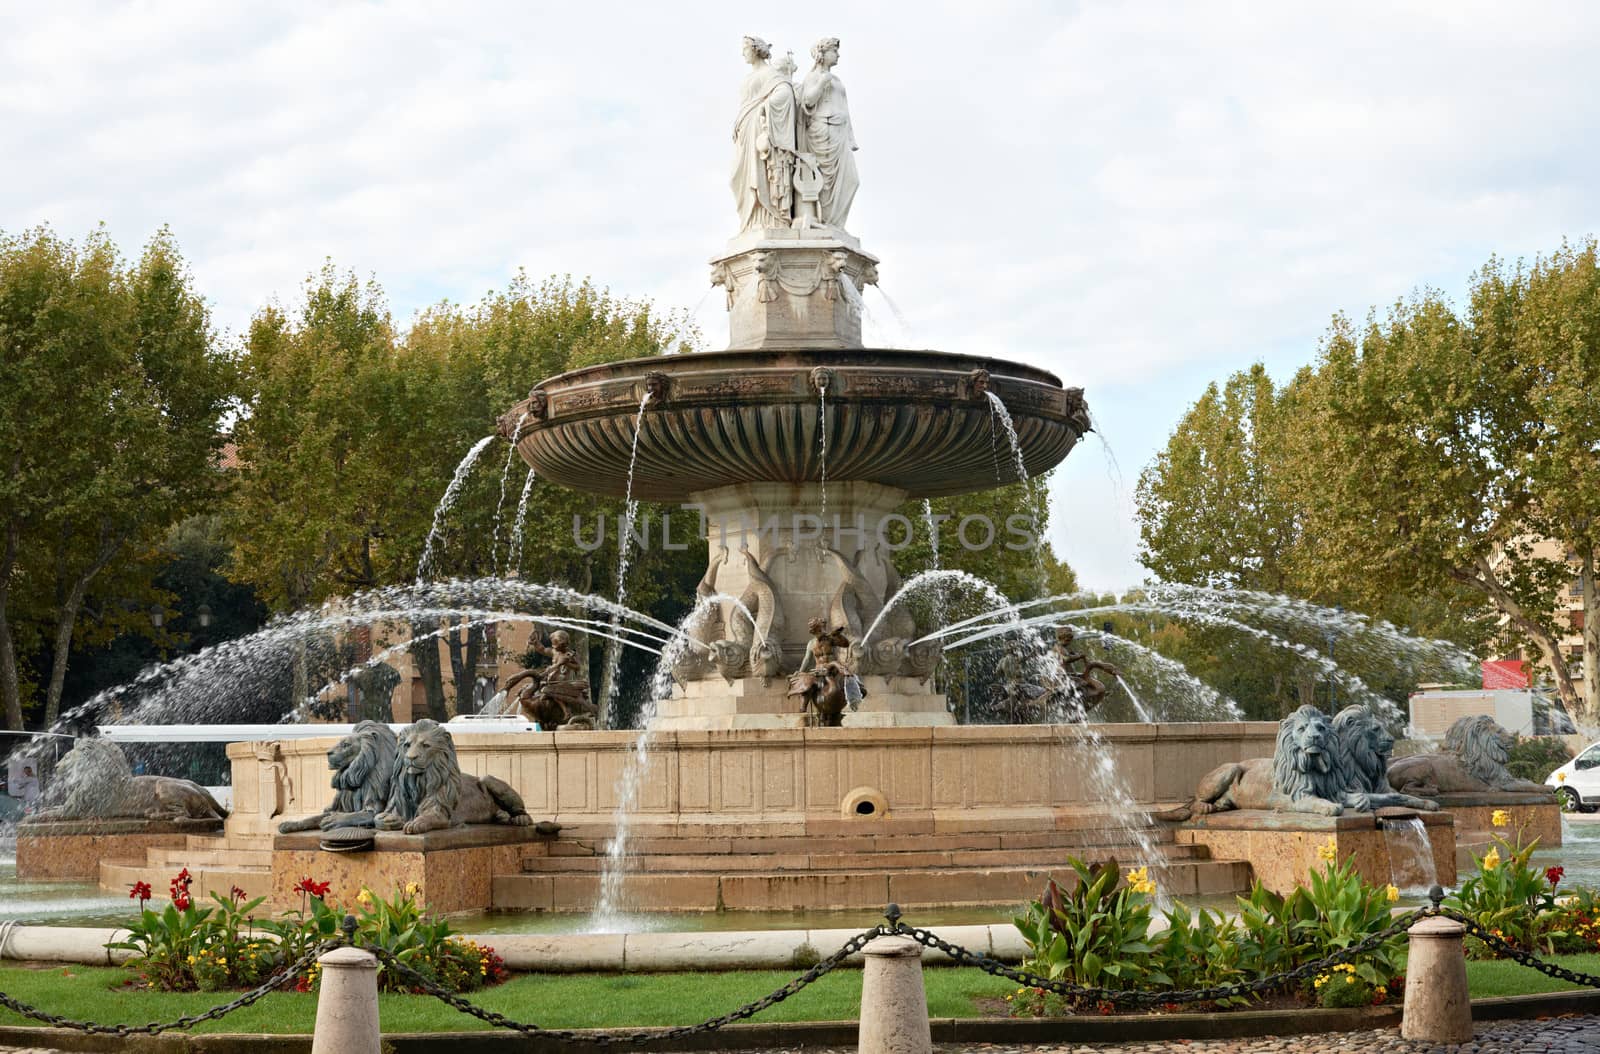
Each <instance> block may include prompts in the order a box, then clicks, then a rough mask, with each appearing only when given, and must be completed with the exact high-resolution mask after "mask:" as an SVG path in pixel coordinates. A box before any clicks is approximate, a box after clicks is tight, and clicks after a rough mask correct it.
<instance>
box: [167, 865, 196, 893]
mask: <svg viewBox="0 0 1600 1054" xmlns="http://www.w3.org/2000/svg"><path fill="white" fill-rule="evenodd" d="M193 881H194V876H192V875H190V874H189V869H188V868H187V867H186V868H184V869H183V870H182V871H179V872H178V874H177V877H176V878H174V879H173V880H172V884H173V885H175V886H182V887H183V888H184V889H188V888H189V885H190V883H192V882H193Z"/></svg>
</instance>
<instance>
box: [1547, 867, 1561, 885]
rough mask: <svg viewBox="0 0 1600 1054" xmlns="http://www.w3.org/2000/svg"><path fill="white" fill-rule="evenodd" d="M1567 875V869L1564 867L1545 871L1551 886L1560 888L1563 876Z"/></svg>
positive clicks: (1548, 868)
mask: <svg viewBox="0 0 1600 1054" xmlns="http://www.w3.org/2000/svg"><path fill="white" fill-rule="evenodd" d="M1566 873H1567V869H1566V868H1564V867H1547V868H1545V869H1544V877H1545V881H1547V882H1549V883H1550V885H1551V886H1559V885H1560V884H1561V876H1562V875H1565V874H1566Z"/></svg>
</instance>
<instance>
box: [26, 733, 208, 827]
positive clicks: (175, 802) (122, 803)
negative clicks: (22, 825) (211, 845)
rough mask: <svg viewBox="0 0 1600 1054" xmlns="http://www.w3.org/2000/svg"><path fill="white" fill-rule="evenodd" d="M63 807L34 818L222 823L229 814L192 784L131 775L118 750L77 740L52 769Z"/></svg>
mask: <svg viewBox="0 0 1600 1054" xmlns="http://www.w3.org/2000/svg"><path fill="white" fill-rule="evenodd" d="M56 783H57V785H58V786H60V787H61V788H62V789H63V791H64V793H63V795H62V798H61V804H60V805H58V806H55V807H53V808H50V809H45V810H43V811H41V812H40V813H39V814H38V815H36V816H35V817H34V819H35V820H40V821H49V820H110V819H139V820H221V819H225V818H226V817H227V815H228V811H227V810H226V809H224V808H223V807H222V806H220V805H218V804H217V802H216V799H215V798H213V797H211V795H210V794H209V793H208V792H207V791H206V789H205V788H204V787H202V786H200V785H199V784H198V783H194V782H192V781H190V780H180V779H173V778H172V777H170V776H135V775H134V774H133V769H132V768H130V767H129V765H128V759H127V758H126V757H125V756H124V755H123V753H122V748H121V747H119V746H117V745H116V744H115V743H113V742H111V741H110V740H106V739H80V740H78V741H77V743H76V744H75V745H74V746H73V748H72V749H71V750H70V751H68V752H67V755H66V757H64V758H62V759H61V763H60V764H59V765H57V766H56Z"/></svg>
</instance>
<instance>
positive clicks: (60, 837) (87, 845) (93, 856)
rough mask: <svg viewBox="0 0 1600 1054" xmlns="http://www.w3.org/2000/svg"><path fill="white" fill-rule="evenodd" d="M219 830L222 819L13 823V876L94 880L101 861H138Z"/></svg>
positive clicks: (55, 879)
mask: <svg viewBox="0 0 1600 1054" xmlns="http://www.w3.org/2000/svg"><path fill="white" fill-rule="evenodd" d="M221 833H222V821H221V820H134V819H107V820H59V821H46V822H44V823H38V822H25V823H22V824H20V825H18V827H17V877H18V878H19V879H24V880H28V879H32V880H37V881H45V882H66V881H73V882H94V881H96V880H97V879H98V878H99V877H100V864H101V862H102V861H108V860H110V861H139V860H143V859H144V858H145V853H146V850H148V849H163V848H174V849H175V848H180V847H184V846H186V845H188V841H189V838H190V837H191V836H194V835H219V834H221ZM169 877H170V876H169ZM164 884H165V883H164V882H163V885H164Z"/></svg>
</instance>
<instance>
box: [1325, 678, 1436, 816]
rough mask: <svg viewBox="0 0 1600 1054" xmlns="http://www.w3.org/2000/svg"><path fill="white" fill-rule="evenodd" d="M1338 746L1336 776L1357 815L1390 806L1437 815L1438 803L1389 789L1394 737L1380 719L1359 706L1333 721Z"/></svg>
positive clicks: (1346, 800) (1346, 803) (1346, 802)
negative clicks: (1390, 759) (1435, 812)
mask: <svg viewBox="0 0 1600 1054" xmlns="http://www.w3.org/2000/svg"><path fill="white" fill-rule="evenodd" d="M1333 734H1334V737H1335V740H1336V742H1337V748H1336V750H1335V752H1334V773H1335V775H1336V776H1337V777H1338V784H1339V786H1340V787H1343V788H1344V798H1343V799H1342V800H1343V802H1344V805H1345V807H1346V808H1348V809H1354V810H1355V811H1356V812H1372V811H1373V810H1374V809H1382V808H1386V807H1389V806H1399V807H1401V808H1406V809H1419V810H1421V811H1423V812H1434V811H1436V810H1437V809H1438V808H1439V803H1438V802H1436V801H1429V800H1428V799H1426V798H1418V797H1413V796H1412V795H1410V794H1401V793H1398V792H1396V791H1394V790H1393V789H1392V788H1391V787H1390V786H1389V779H1388V771H1389V755H1390V754H1392V753H1393V752H1394V737H1393V736H1391V735H1390V734H1389V730H1388V729H1386V728H1384V727H1383V722H1382V721H1379V720H1378V718H1377V715H1375V714H1374V713H1373V712H1372V711H1371V710H1368V709H1367V708H1366V707H1365V706H1362V705H1361V704H1359V703H1357V704H1354V705H1352V706H1347V707H1345V708H1344V709H1343V710H1340V711H1339V712H1338V713H1337V714H1335V715H1334V717H1333Z"/></svg>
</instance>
